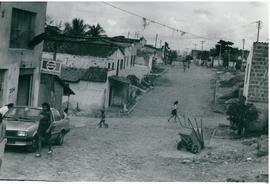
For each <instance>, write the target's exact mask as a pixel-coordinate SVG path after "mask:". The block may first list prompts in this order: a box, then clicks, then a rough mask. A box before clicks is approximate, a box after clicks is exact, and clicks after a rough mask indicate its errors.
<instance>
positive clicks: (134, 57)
mask: <svg viewBox="0 0 270 184" xmlns="http://www.w3.org/2000/svg"><path fill="white" fill-rule="evenodd" d="M135 59H136V56H133V66H135Z"/></svg>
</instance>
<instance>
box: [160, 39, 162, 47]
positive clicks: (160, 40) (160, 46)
mask: <svg viewBox="0 0 270 184" xmlns="http://www.w3.org/2000/svg"><path fill="white" fill-rule="evenodd" d="M161 46H162V40H160V48H161Z"/></svg>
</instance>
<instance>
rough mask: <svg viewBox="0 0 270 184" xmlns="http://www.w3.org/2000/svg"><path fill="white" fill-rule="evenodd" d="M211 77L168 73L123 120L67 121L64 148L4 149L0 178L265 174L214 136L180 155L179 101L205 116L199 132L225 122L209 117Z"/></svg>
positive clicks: (201, 71)
mask: <svg viewBox="0 0 270 184" xmlns="http://www.w3.org/2000/svg"><path fill="white" fill-rule="evenodd" d="M213 77H214V72H213V71H211V70H210V69H206V68H201V67H197V66H194V65H192V67H191V69H190V70H188V71H186V72H185V73H184V72H183V71H182V68H177V67H171V68H168V71H167V73H165V74H164V75H163V76H162V77H160V78H159V79H158V80H157V85H156V87H155V88H154V89H153V90H152V91H150V92H149V93H147V94H145V96H144V97H143V98H142V99H141V100H140V101H139V102H138V104H137V106H136V108H135V110H134V112H133V113H132V114H131V115H130V116H129V117H126V118H108V119H107V122H108V124H109V128H108V129H105V128H97V123H98V119H95V118H87V117H71V124H72V127H73V128H72V130H71V132H70V133H69V134H68V135H67V136H66V139H65V143H64V145H63V146H54V147H53V149H54V153H53V155H52V156H49V155H47V153H46V152H47V149H46V147H45V148H44V149H43V154H42V157H41V158H35V157H34V154H32V153H27V152H25V151H23V150H21V149H8V150H7V151H6V153H5V160H4V163H3V166H2V169H1V176H0V178H1V179H13V180H14V179H19V180H47V181H226V179H227V178H239V177H243V178H245V179H246V180H248V181H255V176H257V175H259V174H265V173H268V167H267V163H268V157H267V156H265V157H261V158H257V157H256V156H255V155H254V148H253V147H250V146H245V145H242V144H241V140H229V139H217V138H214V139H213V140H212V142H211V144H209V145H207V147H206V149H204V150H203V151H202V152H201V153H200V154H196V155H195V154H190V153H188V152H186V151H178V150H177V149H176V143H177V141H178V140H179V136H178V135H177V134H178V130H179V127H178V124H175V123H173V122H172V123H168V122H167V119H168V116H169V115H170V112H169V108H170V107H171V105H172V103H173V102H174V101H175V100H179V102H180V105H179V111H180V113H185V114H187V115H188V116H192V117H193V116H196V117H200V118H203V123H204V126H205V127H215V126H217V125H218V123H227V122H226V118H225V117H224V116H221V115H217V114H213V113H211V111H210V107H209V103H210V102H211V98H212V91H211V89H210V80H211V79H212V78H213Z"/></svg>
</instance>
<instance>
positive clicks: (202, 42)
mask: <svg viewBox="0 0 270 184" xmlns="http://www.w3.org/2000/svg"><path fill="white" fill-rule="evenodd" d="M204 42H205V40H202V41H201V44H202V50H203V44H204Z"/></svg>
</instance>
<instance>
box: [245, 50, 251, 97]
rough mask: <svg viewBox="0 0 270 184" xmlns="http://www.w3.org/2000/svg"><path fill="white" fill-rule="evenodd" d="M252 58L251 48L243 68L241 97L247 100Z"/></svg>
mask: <svg viewBox="0 0 270 184" xmlns="http://www.w3.org/2000/svg"><path fill="white" fill-rule="evenodd" d="M252 56H253V48H251V51H250V53H249V55H248V58H247V63H246V68H245V79H244V89H243V96H244V97H246V99H247V98H248V87H249V82H250V71H251V66H252V62H251V61H252Z"/></svg>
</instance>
